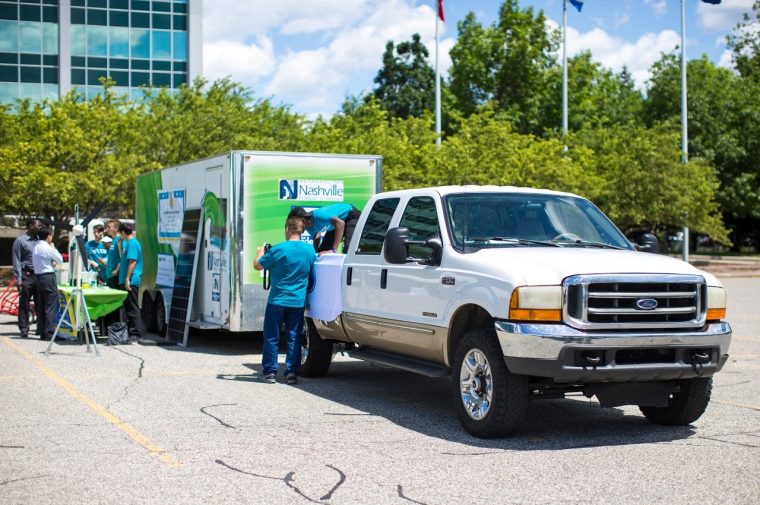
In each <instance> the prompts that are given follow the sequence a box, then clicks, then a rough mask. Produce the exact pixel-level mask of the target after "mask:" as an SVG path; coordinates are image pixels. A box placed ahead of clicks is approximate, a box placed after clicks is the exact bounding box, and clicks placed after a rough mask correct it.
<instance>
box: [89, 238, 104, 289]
mask: <svg viewBox="0 0 760 505" xmlns="http://www.w3.org/2000/svg"><path fill="white" fill-rule="evenodd" d="M86 246H87V257H88V258H89V259H91V260H92V261H95V262H96V263H97V264H98V268H97V270H98V276H99V277H100V279H101V280H102V281H107V280H108V277H107V276H106V271H107V267H106V265H103V264H102V263H101V262H100V260H101V259H104V258H105V259H106V260H107V259H108V258H107V257H108V249H106V245H105V243H104V242H103V241H102V240H101V241H100V242H96V241H94V240H90V241H89V242H87V244H86ZM89 269H90V270H95V269H94V268H92V267H90V268H89Z"/></svg>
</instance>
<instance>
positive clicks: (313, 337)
mask: <svg viewBox="0 0 760 505" xmlns="http://www.w3.org/2000/svg"><path fill="white" fill-rule="evenodd" d="M332 357H333V344H332V342H329V341H325V340H322V338H321V337H320V336H319V334H318V333H317V329H316V328H315V327H314V323H313V322H312V320H311V319H309V318H307V319H306V320H305V321H304V325H303V333H302V337H301V375H303V376H304V377H324V376H325V375H326V374H327V371H328V370H329V369H330V363H331V362H332Z"/></svg>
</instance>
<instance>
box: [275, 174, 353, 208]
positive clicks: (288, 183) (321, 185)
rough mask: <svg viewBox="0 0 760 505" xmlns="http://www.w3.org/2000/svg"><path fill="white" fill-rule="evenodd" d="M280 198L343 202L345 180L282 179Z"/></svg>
mask: <svg viewBox="0 0 760 505" xmlns="http://www.w3.org/2000/svg"><path fill="white" fill-rule="evenodd" d="M280 200H317V201H321V202H342V201H343V181H319V180H304V179H280Z"/></svg>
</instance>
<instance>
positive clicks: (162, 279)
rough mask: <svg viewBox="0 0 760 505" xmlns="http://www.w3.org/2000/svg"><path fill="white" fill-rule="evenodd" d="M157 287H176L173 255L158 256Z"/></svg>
mask: <svg viewBox="0 0 760 505" xmlns="http://www.w3.org/2000/svg"><path fill="white" fill-rule="evenodd" d="M156 286H163V287H167V288H170V287H172V286H174V256H172V255H171V254H159V255H158V270H157V271H156Z"/></svg>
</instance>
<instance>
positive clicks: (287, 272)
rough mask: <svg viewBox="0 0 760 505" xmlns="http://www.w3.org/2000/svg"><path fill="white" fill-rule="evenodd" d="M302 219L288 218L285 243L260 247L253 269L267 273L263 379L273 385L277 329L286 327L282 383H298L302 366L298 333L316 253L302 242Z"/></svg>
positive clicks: (278, 332) (277, 341)
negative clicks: (283, 379)
mask: <svg viewBox="0 0 760 505" xmlns="http://www.w3.org/2000/svg"><path fill="white" fill-rule="evenodd" d="M303 231H304V223H303V219H301V218H299V217H296V216H289V217H288V218H287V221H286V222H285V239H286V240H285V242H280V243H279V244H276V245H275V246H273V247H272V248H271V249H269V250H268V251H265V249H264V247H259V248H258V251H257V252H256V259H254V260H253V268H255V269H256V270H264V269H267V270H269V271H270V275H271V279H272V284H271V286H272V288H271V290H270V291H269V298H268V299H267V307H266V311H265V312H264V350H263V353H262V357H261V368H262V379H263V381H264V382H267V383H269V384H274V383H275V382H276V376H277V347H278V343H279V341H280V327H281V326H282V325H283V323H284V324H285V331H286V333H287V342H288V344H287V345H288V349H287V353H286V354H285V380H286V382H287V383H288V384H296V383H297V382H298V377H297V373H298V370H299V368H300V367H301V332H302V330H303V312H304V307H305V306H306V287H307V285H308V282H309V273H310V272H311V269H312V267H313V266H314V260H315V259H316V254H315V253H314V250H313V249H312V248H311V246H310V245H309V244H307V243H305V242H302V241H301V234H302V233H303Z"/></svg>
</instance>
